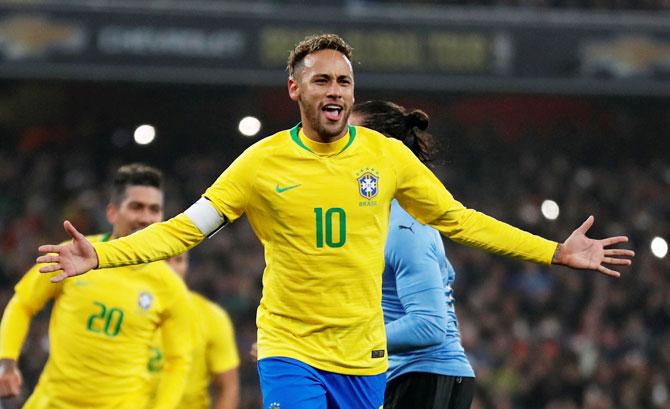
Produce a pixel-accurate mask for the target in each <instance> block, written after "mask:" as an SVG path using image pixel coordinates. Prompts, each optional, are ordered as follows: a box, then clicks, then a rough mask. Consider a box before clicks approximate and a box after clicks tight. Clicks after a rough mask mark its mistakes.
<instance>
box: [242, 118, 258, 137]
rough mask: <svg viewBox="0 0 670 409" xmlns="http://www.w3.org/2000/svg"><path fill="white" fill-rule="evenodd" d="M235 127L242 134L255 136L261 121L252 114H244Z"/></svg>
mask: <svg viewBox="0 0 670 409" xmlns="http://www.w3.org/2000/svg"><path fill="white" fill-rule="evenodd" d="M237 129H239V130H240V133H241V134H242V135H244V136H255V135H256V134H257V133H258V131H260V130H261V121H259V120H258V118H255V117H253V116H245V117H244V118H242V120H241V121H240V124H239V125H238V127H237Z"/></svg>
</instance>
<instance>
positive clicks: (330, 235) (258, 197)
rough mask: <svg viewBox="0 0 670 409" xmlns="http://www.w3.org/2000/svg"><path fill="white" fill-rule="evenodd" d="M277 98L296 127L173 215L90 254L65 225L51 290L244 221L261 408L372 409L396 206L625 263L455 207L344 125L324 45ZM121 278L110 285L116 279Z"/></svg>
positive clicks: (343, 48)
mask: <svg viewBox="0 0 670 409" xmlns="http://www.w3.org/2000/svg"><path fill="white" fill-rule="evenodd" d="M288 71H289V79H288V93H289V96H290V98H291V99H292V100H294V101H296V102H297V103H298V106H299V108H300V118H301V123H300V124H298V125H296V126H295V127H294V128H293V129H290V130H285V131H282V132H278V133H276V134H274V135H272V136H270V137H267V138H265V139H263V140H261V141H259V142H258V143H256V144H254V145H253V146H251V147H250V148H248V149H247V150H246V151H245V152H244V153H243V154H242V155H241V156H240V157H239V158H237V159H236V160H235V161H234V162H233V163H232V164H231V165H230V166H229V167H228V168H227V169H226V170H225V171H224V172H223V173H222V174H221V176H220V177H219V178H218V179H217V180H216V181H215V182H214V184H213V185H212V186H211V187H209V189H207V191H206V192H205V194H204V195H203V197H202V198H201V199H200V200H198V201H197V202H196V203H195V204H193V205H192V206H191V207H190V208H189V209H187V210H186V211H185V212H184V213H182V214H180V215H178V216H176V217H175V218H173V219H171V220H169V221H167V222H164V223H159V224H155V225H153V226H150V227H149V228H147V229H144V230H143V231H141V232H138V233H136V234H133V235H131V236H128V237H124V238H122V239H120V240H114V241H111V242H108V243H95V244H91V243H89V242H88V241H87V240H86V239H85V238H84V237H83V236H82V235H81V234H79V232H77V230H76V229H75V228H74V227H73V226H72V225H71V224H70V223H69V222H65V224H64V227H65V229H66V231H67V232H68V233H69V234H70V235H71V236H72V237H73V242H72V243H69V244H67V245H45V246H41V247H40V251H41V252H51V253H56V254H52V255H43V256H40V257H39V258H38V260H39V261H40V262H45V263H51V264H50V265H49V266H46V267H43V268H42V269H41V271H42V272H54V271H60V270H62V272H61V274H60V275H58V276H57V277H54V278H53V280H54V281H55V282H57V281H60V280H63V279H65V278H67V277H71V276H76V275H79V274H82V273H84V272H86V271H88V270H90V269H92V268H96V267H100V268H107V267H113V266H119V265H125V264H135V263H141V262H146V261H149V260H159V259H164V258H168V257H171V256H174V255H175V254H178V253H181V252H184V251H186V250H187V249H189V248H191V247H193V246H195V245H197V244H198V243H200V242H201V241H203V240H204V239H205V238H206V237H207V236H210V235H212V234H214V233H215V232H216V231H217V230H218V229H219V228H220V227H221V226H223V225H224V224H226V223H228V222H233V221H234V220H236V219H237V218H239V217H240V216H241V215H242V214H243V213H246V215H247V217H248V219H249V222H250V224H251V226H252V228H253V230H254V232H255V233H256V235H257V237H258V238H259V239H260V241H261V242H262V244H263V246H264V247H265V260H266V268H265V271H264V274H263V296H262V299H261V302H260V305H259V307H258V314H257V324H258V358H259V362H258V369H259V375H260V382H261V390H262V394H263V405H264V408H266V409H268V408H272V409H305V408H307V409H311V408H319V409H323V408H343V409H344V408H346V409H359V408H360V409H378V408H379V407H380V406H381V405H382V402H383V397H384V383H385V382H384V381H385V379H384V378H385V375H384V371H385V370H386V368H387V360H386V355H387V353H386V339H385V334H384V320H383V315H382V309H381V278H382V270H383V267H384V242H385V239H386V235H387V230H388V226H389V209H390V206H391V200H392V199H393V198H394V197H395V198H396V199H398V202H399V203H400V205H401V206H402V207H403V208H404V209H405V210H406V211H407V212H409V213H410V214H411V215H412V216H413V217H414V218H416V219H417V220H418V221H420V222H421V223H424V224H428V225H430V226H433V227H434V228H436V229H437V230H439V231H440V232H441V233H442V234H443V235H445V236H447V237H449V238H450V239H452V240H454V241H456V242H459V243H463V244H467V245H469V246H473V247H476V248H480V249H483V250H487V251H489V252H493V253H496V254H501V255H505V256H509V257H514V258H517V259H520V260H528V261H533V262H536V263H544V264H550V263H552V262H553V263H556V264H564V265H567V266H570V267H573V268H580V269H593V270H598V271H599V272H601V273H603V274H607V275H613V276H618V275H619V273H618V272H616V271H614V270H611V269H609V268H608V267H606V266H605V264H614V265H628V264H630V260H629V259H628V258H627V257H631V256H632V255H633V252H632V251H630V250H625V249H611V248H609V246H611V245H613V244H617V243H621V242H624V241H626V240H627V238H626V237H624V236H618V237H612V238H608V239H604V240H594V239H590V238H587V237H586V235H585V233H586V231H587V230H588V228H589V227H590V225H591V223H592V222H593V219H592V218H589V219H588V220H587V222H585V224H584V225H582V226H580V227H579V228H578V229H576V230H575V231H574V232H573V233H572V235H570V237H568V239H567V240H566V241H565V242H563V243H562V244H558V243H556V242H553V241H549V240H546V239H543V238H541V237H538V236H534V235H532V234H530V233H527V232H524V231H522V230H519V229H517V228H514V227H512V226H509V225H507V224H505V223H503V222H500V221H497V220H495V219H493V218H491V217H488V216H486V215H484V214H482V213H479V212H477V211H475V210H472V209H468V208H466V207H464V206H463V205H462V204H461V203H459V202H458V201H456V200H455V199H454V198H453V197H452V196H451V194H450V193H449V192H448V191H447V190H446V189H445V188H444V186H443V185H442V184H441V183H440V181H439V180H438V179H437V178H436V177H435V176H434V175H433V173H432V172H431V171H430V170H429V169H428V168H426V167H425V166H424V165H423V164H422V163H421V162H420V161H419V160H418V159H417V158H416V157H415V156H414V155H413V154H412V152H411V151H410V150H409V149H408V148H406V147H405V146H404V145H403V143H402V142H400V141H398V140H394V139H390V138H386V137H385V136H383V135H381V134H379V133H377V132H375V131H372V130H369V129H366V128H363V127H353V126H349V123H348V121H349V115H350V113H351V108H352V104H353V102H354V75H353V70H352V66H351V48H350V47H349V45H348V44H347V43H346V42H344V40H342V39H341V38H340V37H338V36H337V35H333V34H323V35H317V36H313V37H309V38H307V39H305V40H304V41H302V42H300V43H299V44H298V45H297V46H296V47H295V49H294V50H293V51H292V52H291V54H290V56H289V60H288ZM119 280H122V278H121V277H119Z"/></svg>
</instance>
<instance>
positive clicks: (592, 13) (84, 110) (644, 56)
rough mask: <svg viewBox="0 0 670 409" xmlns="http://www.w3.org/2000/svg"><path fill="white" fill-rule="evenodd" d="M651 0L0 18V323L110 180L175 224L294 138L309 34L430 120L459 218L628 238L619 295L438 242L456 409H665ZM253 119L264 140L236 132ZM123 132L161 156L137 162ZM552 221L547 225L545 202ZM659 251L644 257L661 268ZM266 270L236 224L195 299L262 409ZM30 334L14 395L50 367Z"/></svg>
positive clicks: (205, 252) (187, 6) (198, 269)
mask: <svg viewBox="0 0 670 409" xmlns="http://www.w3.org/2000/svg"><path fill="white" fill-rule="evenodd" d="M669 10H670V2H669V1H667V0H656V1H654V0H648V1H632V0H630V1H626V0H518V1H515V0H497V1H496V0H462V1H453V2H438V1H433V2H429V1H409V2H403V3H391V2H386V1H362V0H361V1H353V0H352V1H347V2H337V1H334V2H333V1H331V2H325V1H315V2H300V1H259V2H244V3H238V2H225V1H214V0H211V1H190V2H186V1H183V2H181V1H139V0H138V1H117V2H105V1H93V0H90V1H43V2H42V1H22V2H16V1H0V310H2V309H4V306H5V305H6V303H7V301H8V299H9V297H11V294H12V287H13V285H14V284H15V283H16V282H17V281H18V280H19V279H20V277H21V276H22V274H23V273H24V272H25V271H26V270H27V269H28V268H29V266H30V265H31V264H32V261H33V260H34V258H35V256H36V247H37V245H38V244H39V243H44V242H56V241H60V240H63V239H64V238H65V235H64V232H63V231H62V229H61V221H62V220H63V219H65V218H67V219H69V220H72V221H73V222H74V224H75V225H76V226H77V227H78V228H80V230H82V231H83V232H85V233H96V232H100V231H104V230H105V229H106V228H107V225H106V221H105V217H104V206H105V204H106V202H107V191H106V189H105V187H106V186H108V184H109V178H110V175H111V174H112V172H113V171H114V170H115V169H116V168H117V167H118V166H119V165H120V164H123V163H127V162H130V161H143V162H147V163H149V164H151V165H154V166H157V167H159V168H160V169H162V170H163V171H164V172H165V175H166V176H167V181H168V183H167V196H166V197H167V212H166V216H172V215H174V214H176V213H177V212H179V211H180V210H181V209H183V208H185V206H188V205H189V204H190V203H192V202H193V201H194V200H196V199H197V198H198V196H199V195H200V194H201V192H202V191H203V190H204V188H206V187H207V186H208V185H209V184H210V183H211V182H212V181H213V180H214V179H215V178H216V176H218V174H219V172H220V171H221V170H222V169H224V168H225V167H226V166H227V165H228V164H229V163H230V162H231V161H232V160H233V159H234V158H235V157H236V156H237V155H238V154H239V153H240V152H241V151H242V150H243V149H244V148H245V147H246V146H248V145H249V144H251V143H253V142H254V141H256V140H258V139H259V138H260V137H261V136H264V135H268V134H269V133H272V132H273V131H276V130H280V129H285V128H287V127H290V126H292V125H294V124H295V123H296V122H297V120H298V112H297V107H295V105H294V103H292V102H291V101H290V100H289V99H288V97H287V95H286V87H285V81H286V78H285V76H286V74H285V72H284V71H283V63H284V61H285V58H286V56H287V54H288V51H289V49H290V48H291V46H292V45H293V44H294V43H295V42H296V41H297V40H299V39H300V38H302V37H303V36H304V35H305V34H308V33H313V32H323V31H333V32H338V33H341V34H342V35H343V36H344V37H345V39H347V40H349V41H350V42H352V44H353V45H354V47H355V57H354V65H355V70H356V73H357V74H356V80H357V84H356V87H357V91H356V95H357V100H359V101H363V100H367V99H390V100H393V101H396V102H398V103H400V104H403V105H405V106H408V107H418V108H421V109H423V110H425V111H426V112H428V113H429V114H430V115H431V117H432V119H431V125H430V130H432V132H433V133H434V135H436V136H437V137H438V138H439V140H440V142H441V154H440V162H439V163H438V164H437V166H436V173H437V174H438V175H439V176H440V178H441V179H442V180H443V181H444V183H445V185H446V186H447V188H448V189H449V190H450V191H451V192H452V193H453V194H454V195H455V196H456V197H457V198H458V199H459V200H461V201H462V202H464V203H465V204H466V205H468V206H470V207H474V208H477V209H479V210H482V211H484V212H486V213H488V214H491V215H493V216H495V217H497V218H499V219H502V220H505V221H508V222H511V223H512V224H515V225H518V226H520V227H523V228H525V229H528V230H530V231H532V232H535V233H538V234H541V235H544V236H547V237H551V238H554V239H562V238H565V237H567V235H568V234H569V232H570V231H572V230H573V229H574V228H575V227H576V226H577V225H578V224H579V223H581V221H583V219H585V218H586V217H587V216H588V215H589V214H594V215H595V216H596V224H595V226H594V228H593V229H592V233H591V234H592V235H593V236H594V237H597V236H605V235H614V234H622V233H626V234H628V235H630V237H631V247H632V248H634V249H635V250H636V252H637V256H636V259H635V265H634V267H632V268H630V269H626V270H625V274H624V275H623V277H622V278H621V279H620V280H611V279H607V278H605V277H602V276H597V275H596V274H594V273H593V274H592V273H588V272H575V271H570V270H567V269H562V268H556V267H552V268H551V269H549V268H545V267H540V266H535V265H530V264H521V263H517V262H512V261H508V260H505V259H502V258H499V257H493V256H489V255H487V254H483V253H481V252H477V251H475V250H471V249H467V248H464V247H461V246H457V245H454V244H452V243H447V252H448V255H449V257H450V259H451V261H452V262H453V264H454V266H455V268H456V271H457V280H456V287H455V295H456V302H457V304H456V305H457V312H458V315H459V319H460V323H461V330H462V334H463V343H464V346H465V349H466V351H467V352H468V355H469V357H470V359H471V361H472V363H473V366H474V367H475V371H476V373H477V377H478V389H477V396H476V400H475V402H474V404H473V408H501V409H504V408H550V409H571V408H593V409H595V408H626V409H627V408H668V407H670V386H669V385H670V267H669V264H668V258H667V256H666V257H665V258H661V257H656V256H654V255H653V254H652V251H651V248H650V243H651V242H652V239H653V238H654V237H662V238H665V240H667V239H668V238H669V237H670V231H669V230H670V226H669V222H668V220H670V194H669V193H670V189H669V186H670V146H669V145H670V11H669ZM247 115H252V116H255V117H257V118H258V119H259V120H260V121H261V123H262V129H261V131H260V133H259V134H258V135H256V136H253V137H245V136H243V135H241V134H240V132H239V130H238V122H239V121H240V119H241V118H242V117H244V116H247ZM141 124H151V125H153V126H154V127H155V129H156V139H155V140H154V141H153V142H152V143H150V144H148V145H138V144H136V143H135V142H134V140H133V132H134V130H135V129H136V127H137V126H139V125H141ZM546 199H551V200H553V201H555V202H556V203H557V204H558V206H559V209H560V213H559V214H558V217H557V218H556V219H555V220H550V219H547V218H546V217H545V216H544V214H543V212H542V210H541V204H542V203H543V202H544V201H545V200H546ZM659 251H660V253H659V255H660V254H661V253H662V245H661V248H660V250H658V249H657V252H659ZM262 269H263V259H262V251H261V248H260V246H259V244H258V243H257V241H256V239H255V237H254V236H253V233H252V232H251V231H250V229H249V227H248V225H247V224H246V221H244V220H242V221H241V222H239V223H235V224H234V225H232V226H229V227H228V228H227V229H226V230H224V231H223V232H221V233H219V234H218V235H217V236H215V237H214V238H213V239H211V240H209V241H208V242H206V243H205V244H204V245H202V246H200V247H198V248H197V249H196V250H194V251H193V254H192V267H191V273H190V277H189V280H188V281H189V285H190V286H191V288H193V289H195V290H197V291H200V292H201V293H203V294H205V295H206V296H208V297H209V298H211V299H213V300H215V301H216V302H218V303H219V304H221V305H222V306H224V307H225V308H226V309H227V310H228V311H229V312H230V314H231V316H232V318H233V320H234V323H235V326H236V331H237V340H238V346H239V349H240V355H241V358H242V366H241V375H242V377H241V379H242V403H241V408H244V409H246V408H258V407H259V406H260V404H259V402H260V398H259V392H258V381H257V375H256V372H255V364H254V362H253V361H252V360H251V359H250V358H249V357H248V354H247V351H248V350H249V347H250V345H251V343H253V342H254V340H255V309H256V306H257V303H258V300H259V298H260V294H261V287H260V275H261V272H262ZM47 319H48V313H42V314H40V316H39V317H38V318H37V319H35V320H34V322H33V325H32V327H31V332H30V335H29V337H28V339H27V341H26V344H25V348H24V351H23V356H22V359H21V368H22V370H23V374H24V376H25V388H24V396H22V397H20V398H17V399H11V400H4V401H2V407H3V408H5V409H7V408H18V407H20V404H21V402H23V400H24V399H25V396H27V394H28V393H29V392H30V391H31V389H32V386H33V385H34V383H35V382H36V379H37V377H38V375H39V372H40V369H41V367H42V365H43V363H44V361H45V359H46V357H47V354H48V339H47V325H48V321H47Z"/></svg>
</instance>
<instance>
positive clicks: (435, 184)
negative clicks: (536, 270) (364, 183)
mask: <svg viewBox="0 0 670 409" xmlns="http://www.w3.org/2000/svg"><path fill="white" fill-rule="evenodd" d="M389 142H390V143H392V146H393V148H392V150H393V157H394V161H395V163H397V164H398V165H397V167H396V171H397V173H398V174H397V183H398V185H397V186H396V198H397V199H398V201H399V202H400V205H401V206H402V208H403V209H405V210H407V212H409V213H410V214H411V215H412V216H414V217H415V218H416V219H417V220H419V221H420V222H421V223H423V224H429V225H431V226H433V227H434V228H436V229H437V230H439V231H440V232H441V233H442V234H443V235H445V236H446V237H448V238H449V239H451V240H453V241H455V242H458V243H461V244H465V245H468V246H471V247H475V248H478V249H482V250H486V251H488V252H491V253H495V254H499V255H502V256H507V257H512V258H515V259H519V260H525V261H532V262H535V263H540V264H551V260H552V258H553V255H554V252H555V251H556V246H557V245H558V244H557V243H556V242H553V241H550V240H547V239H544V238H542V237H539V236H536V235H533V234H531V233H528V232H526V231H523V230H521V229H518V228H516V227H513V226H510V225H509V224H506V223H503V222H501V221H498V220H496V219H494V218H493V217H490V216H487V215H485V214H483V213H480V212H478V211H476V210H473V209H468V208H466V207H465V206H463V205H462V204H461V203H460V202H458V201H457V200H455V199H454V198H453V196H452V195H451V193H449V192H448V191H447V189H446V188H445V187H444V185H442V183H441V182H440V180H439V179H438V178H437V177H436V176H435V175H434V174H433V172H431V171H430V169H428V168H427V167H426V166H425V165H424V164H422V163H421V162H420V161H419V160H418V159H417V158H416V157H415V156H414V154H412V152H411V151H410V150H409V149H408V148H406V147H405V146H404V145H403V144H402V142H400V141H396V140H391V139H389Z"/></svg>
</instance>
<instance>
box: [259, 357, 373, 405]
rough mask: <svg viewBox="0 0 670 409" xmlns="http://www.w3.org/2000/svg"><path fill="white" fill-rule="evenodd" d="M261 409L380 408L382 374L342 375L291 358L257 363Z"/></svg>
mask: <svg viewBox="0 0 670 409" xmlns="http://www.w3.org/2000/svg"><path fill="white" fill-rule="evenodd" d="M258 375H259V377H260V381H261V392H262V393H263V409H380V408H381V407H382V405H383V404H384V389H385V387H386V374H384V373H382V374H379V375H370V376H362V375H343V374H337V373H333V372H327V371H322V370H320V369H316V368H313V367H311V366H309V365H307V364H305V363H303V362H300V361H297V360H295V359H291V358H284V357H274V358H265V359H261V360H260V361H258Z"/></svg>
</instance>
